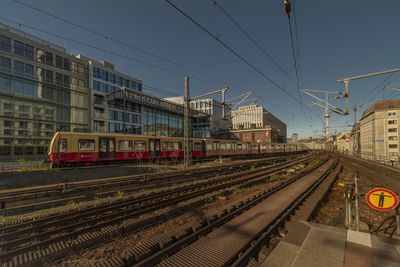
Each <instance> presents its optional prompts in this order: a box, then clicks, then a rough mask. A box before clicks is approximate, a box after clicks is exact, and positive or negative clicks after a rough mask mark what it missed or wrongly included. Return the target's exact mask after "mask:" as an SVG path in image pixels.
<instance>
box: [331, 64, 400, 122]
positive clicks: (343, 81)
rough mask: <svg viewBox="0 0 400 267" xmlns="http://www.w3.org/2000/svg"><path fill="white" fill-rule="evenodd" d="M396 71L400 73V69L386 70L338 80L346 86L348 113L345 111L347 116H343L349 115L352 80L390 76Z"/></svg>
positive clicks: (345, 95) (345, 94)
mask: <svg viewBox="0 0 400 267" xmlns="http://www.w3.org/2000/svg"><path fill="white" fill-rule="evenodd" d="M396 71H400V69H393V70H385V71H380V72H375V73H370V74H365V75H360V76H354V77H349V78H339V79H337V82H338V83H340V82H342V83H344V86H345V92H344V97H345V98H346V111H345V114H342V115H349V83H350V81H351V80H356V79H361V78H367V77H371V76H376V75H382V74H388V73H392V72H396Z"/></svg>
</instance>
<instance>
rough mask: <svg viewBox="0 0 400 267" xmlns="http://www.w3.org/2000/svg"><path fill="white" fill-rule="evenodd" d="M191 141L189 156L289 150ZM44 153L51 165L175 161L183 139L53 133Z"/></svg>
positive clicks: (278, 146)
mask: <svg viewBox="0 0 400 267" xmlns="http://www.w3.org/2000/svg"><path fill="white" fill-rule="evenodd" d="M191 142H192V144H191V146H192V155H193V158H202V157H218V156H225V157H228V156H231V155H247V154H263V153H271V154H273V153H274V152H285V150H286V151H290V149H291V146H287V145H286V144H262V143H249V142H242V141H237V140H219V139H198V138H192V139H191ZM286 146H287V149H286ZM48 155H49V157H50V161H51V162H52V165H53V167H61V166H69V165H90V164H96V165H97V164H103V163H108V162H123V161H137V160H155V159H162V160H176V159H180V158H183V157H184V140H183V138H180V137H156V136H140V135H128V134H111V133H73V132H57V133H56V134H55V135H54V137H53V139H52V141H51V144H50V148H49V153H48Z"/></svg>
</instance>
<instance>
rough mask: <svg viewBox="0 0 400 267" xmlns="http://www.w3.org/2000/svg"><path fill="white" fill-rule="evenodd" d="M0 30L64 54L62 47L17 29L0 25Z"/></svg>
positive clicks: (64, 50)
mask: <svg viewBox="0 0 400 267" xmlns="http://www.w3.org/2000/svg"><path fill="white" fill-rule="evenodd" d="M0 29H2V30H4V31H7V32H10V33H12V34H15V35H18V36H21V37H23V38H26V39H28V40H31V41H33V42H36V43H39V44H41V45H44V46H47V47H50V48H53V49H56V50H58V51H61V52H63V53H66V49H65V48H64V47H61V46H59V45H56V44H52V43H49V42H48V41H45V40H43V39H40V38H38V37H36V36H33V35H31V34H29V33H26V32H23V31H21V30H18V29H15V28H13V27H10V26H8V25H5V24H3V23H0Z"/></svg>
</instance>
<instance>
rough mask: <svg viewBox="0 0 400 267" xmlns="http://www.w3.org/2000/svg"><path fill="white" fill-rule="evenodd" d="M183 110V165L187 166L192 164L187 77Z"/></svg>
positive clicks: (186, 79) (187, 79)
mask: <svg viewBox="0 0 400 267" xmlns="http://www.w3.org/2000/svg"><path fill="white" fill-rule="evenodd" d="M184 100H185V108H184V109H185V110H184V126H183V131H184V134H183V137H184V143H185V144H184V165H185V167H188V166H190V165H192V146H191V142H190V139H191V138H190V137H191V132H190V116H189V112H190V96H189V77H188V76H186V77H185V97H184Z"/></svg>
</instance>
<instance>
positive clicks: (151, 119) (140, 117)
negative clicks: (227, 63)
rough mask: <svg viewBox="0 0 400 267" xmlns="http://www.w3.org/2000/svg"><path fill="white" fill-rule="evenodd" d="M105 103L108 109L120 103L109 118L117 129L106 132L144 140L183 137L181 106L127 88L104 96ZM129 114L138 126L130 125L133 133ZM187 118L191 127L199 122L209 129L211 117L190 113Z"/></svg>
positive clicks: (194, 112)
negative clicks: (127, 134) (143, 137)
mask: <svg viewBox="0 0 400 267" xmlns="http://www.w3.org/2000/svg"><path fill="white" fill-rule="evenodd" d="M105 101H106V102H107V103H108V105H110V103H119V105H118V110H114V112H113V113H112V115H110V116H113V118H114V119H115V118H116V119H117V120H118V123H117V124H118V125H115V124H114V125H112V126H111V127H112V128H110V126H109V129H108V130H109V131H110V132H117V131H118V132H125V133H134V134H136V133H137V134H142V135H146V136H170V137H183V123H184V116H183V111H184V110H183V105H180V104H177V103H174V102H170V101H167V100H164V99H162V98H158V97H155V96H152V95H148V94H145V93H142V92H139V91H135V90H132V89H129V88H122V89H121V90H119V91H116V92H114V93H111V94H109V95H107V96H106V100H105ZM124 103H125V107H126V108H125V109H124ZM128 107H133V108H134V109H135V112H132V111H131V110H130V109H129V108H128ZM139 110H141V113H139ZM124 114H125V116H124ZM131 114H132V115H135V117H133V118H132V119H133V120H134V121H135V122H136V123H137V125H132V126H133V127H137V128H135V131H131V130H130V127H131V126H129V125H130V124H131V122H130V120H131ZM190 116H191V119H190V124H191V125H190V126H191V127H192V126H194V127H196V124H198V123H199V122H205V123H206V124H208V125H209V119H210V117H209V115H207V114H205V113H202V112H197V111H194V110H191V112H190ZM124 118H125V119H124ZM139 124H140V130H141V132H140V133H139ZM192 136H193V137H202V136H196V134H195V132H193V134H192Z"/></svg>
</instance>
